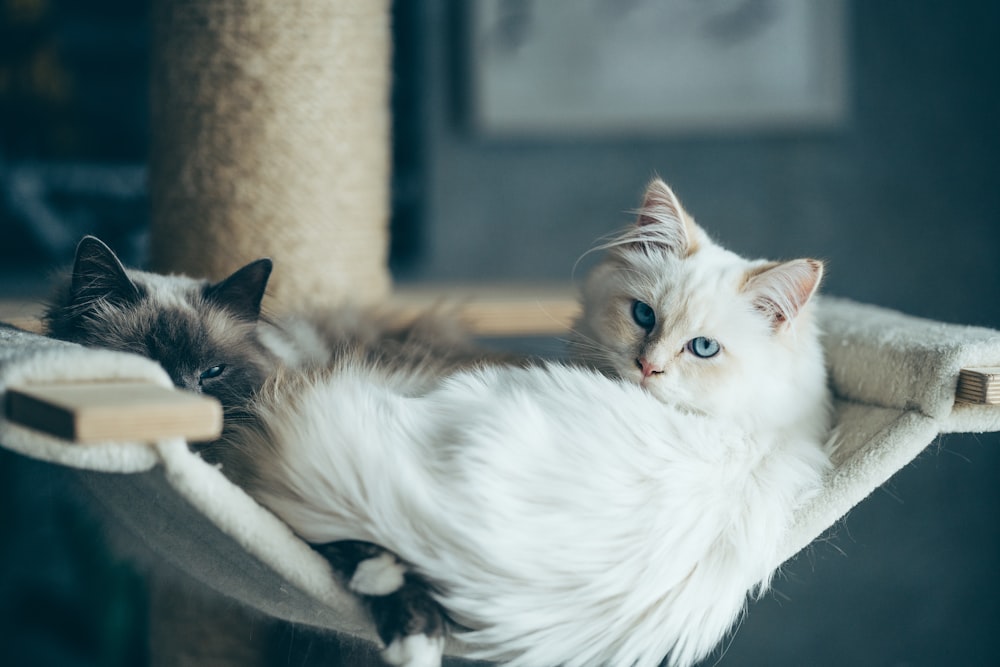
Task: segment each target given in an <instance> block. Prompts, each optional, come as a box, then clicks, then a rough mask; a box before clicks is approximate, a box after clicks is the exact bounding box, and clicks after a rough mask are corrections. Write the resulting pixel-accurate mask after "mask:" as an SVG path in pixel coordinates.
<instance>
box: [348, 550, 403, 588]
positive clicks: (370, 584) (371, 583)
mask: <svg viewBox="0 0 1000 667" xmlns="http://www.w3.org/2000/svg"><path fill="white" fill-rule="evenodd" d="M405 574H406V569H405V568H404V567H403V564H402V563H400V562H399V561H398V560H397V559H396V557H395V556H393V555H392V554H391V553H388V552H383V553H381V554H379V555H378V556H375V557H374V558H368V559H367V560H363V561H361V562H360V563H358V566H357V567H356V568H355V569H354V574H353V575H351V581H350V582H349V583H348V588H350V589H351V590H352V591H354V592H355V593H360V594H361V595H388V594H390V593H395V592H396V591H398V590H399V588H400V586H402V585H403V579H404V575H405Z"/></svg>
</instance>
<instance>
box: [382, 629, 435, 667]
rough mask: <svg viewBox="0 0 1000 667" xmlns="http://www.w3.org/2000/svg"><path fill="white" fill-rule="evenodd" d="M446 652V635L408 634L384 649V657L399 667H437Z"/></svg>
mask: <svg viewBox="0 0 1000 667" xmlns="http://www.w3.org/2000/svg"><path fill="white" fill-rule="evenodd" d="M443 652H444V637H428V636H427V635H407V636H405V637H401V638H399V639H396V640H395V641H393V642H392V643H391V644H389V646H387V647H386V648H385V650H383V651H382V659H383V660H385V661H386V662H387V663H389V664H390V665H396V666H397V667H437V665H440V664H441V654H442V653H443Z"/></svg>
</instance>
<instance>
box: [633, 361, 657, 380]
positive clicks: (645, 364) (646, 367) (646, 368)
mask: <svg viewBox="0 0 1000 667" xmlns="http://www.w3.org/2000/svg"><path fill="white" fill-rule="evenodd" d="M635 365H636V366H638V367H639V370H641V371H642V377H643V378H644V379H645V378H648V377H649V376H650V375H657V374H659V373H662V372H663V369H662V368H660V367H659V366H656V365H654V364H651V363H649V360H648V359H646V357H639V358H638V359H636V360H635Z"/></svg>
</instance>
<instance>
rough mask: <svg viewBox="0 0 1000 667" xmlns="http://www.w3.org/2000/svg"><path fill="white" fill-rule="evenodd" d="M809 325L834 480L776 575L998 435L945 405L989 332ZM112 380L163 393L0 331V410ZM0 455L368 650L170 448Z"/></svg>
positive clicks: (243, 591) (345, 605)
mask: <svg viewBox="0 0 1000 667" xmlns="http://www.w3.org/2000/svg"><path fill="white" fill-rule="evenodd" d="M819 313H820V320H821V326H822V328H823V331H824V345H825V349H826V355H827V363H828V366H829V368H830V382H831V386H832V389H833V392H834V395H835V398H836V414H837V423H836V431H835V432H836V437H837V442H838V447H837V450H836V453H835V455H834V463H835V467H834V470H833V472H832V473H831V474H830V475H829V476H828V478H827V479H826V482H825V485H824V488H823V490H822V492H821V493H820V494H819V496H818V497H816V498H815V499H813V500H812V501H811V502H810V503H809V504H808V505H806V506H804V507H803V508H801V510H800V511H799V513H798V515H797V518H796V523H795V525H794V526H793V528H792V530H791V531H790V532H789V534H788V535H787V536H786V539H785V543H784V544H783V545H782V551H781V554H782V555H781V562H784V561H785V560H787V559H788V558H791V557H792V556H794V555H795V554H796V553H797V552H799V551H800V550H801V549H803V548H804V547H806V546H807V545H808V544H809V543H810V542H812V541H813V540H814V539H816V538H817V537H819V536H820V535H821V534H823V533H824V532H825V531H826V530H827V529H828V528H829V527H830V526H832V525H834V524H835V523H836V522H837V521H839V520H840V519H841V517H843V516H844V515H845V514H846V513H847V512H848V511H849V510H850V509H851V508H852V507H854V506H855V505H856V504H857V503H859V502H861V501H862V500H863V499H864V498H865V497H867V496H868V495H869V494H870V493H871V492H872V491H874V490H875V489H876V488H878V487H879V486H880V485H881V484H883V483H884V482H885V481H886V480H888V479H889V478H890V477H891V476H892V475H893V474H894V473H895V472H896V471H898V470H899V469H901V468H902V467H903V466H905V465H906V464H907V463H908V462H910V461H911V460H913V459H914V458H915V457H916V456H917V455H919V454H920V452H921V451H923V449H924V448H925V447H927V445H929V444H930V443H931V442H932V441H933V440H934V439H935V438H936V437H937V435H938V434H940V433H957V432H975V433H982V432H987V431H1000V406H995V405H993V406H991V405H977V404H971V403H963V402H956V401H955V390H956V385H957V383H958V377H959V372H960V370H962V369H963V368H973V367H989V366H1000V331H994V330H991V329H984V328H976V327H965V326H958V325H952V324H942V323H939V322H933V321H929V320H924V319H918V318H915V317H910V316H907V315H903V314H900V313H897V312H894V311H890V310H886V309H883V308H878V307H873V306H867V305H862V304H857V303H853V302H850V301H845V300H840V299H829V298H827V299H822V300H821V302H820V306H819ZM126 379H127V380H143V381H148V382H151V383H154V384H158V385H161V386H164V387H169V386H170V379H169V378H168V377H167V374H166V373H165V372H164V371H163V370H162V369H161V368H160V366H159V365H158V364H156V363H155V362H152V361H150V360H148V359H145V358H142V357H138V356H135V355H130V354H125V353H118V352H110V351H105V350H92V349H85V348H83V347H80V346H77V345H73V344H69V343H63V342H59V341H54V340H50V339H47V338H45V337H42V336H38V335H36V334H31V333H27V332H23V331H20V330H17V329H11V328H5V327H0V401H5V399H6V396H5V394H6V392H7V389H8V387H14V386H18V385H25V384H31V383H39V382H46V383H51V382H84V381H106V380H126ZM0 446H3V447H6V448H7V449H10V450H12V451H15V452H18V453H20V454H22V455H24V456H28V457H32V458H35V459H40V460H43V461H48V462H50V463H52V464H56V465H62V466H67V467H70V468H74V469H76V470H77V476H78V477H79V481H80V482H81V484H82V486H83V487H84V488H85V489H87V490H88V491H89V492H90V494H91V495H92V496H93V497H94V499H95V502H96V504H97V505H98V506H99V507H100V508H101V510H102V511H104V512H107V513H108V514H109V515H110V518H111V519H112V520H113V521H114V522H115V523H117V524H120V525H121V526H122V527H123V528H125V529H126V530H127V531H129V532H130V533H131V534H133V535H134V537H135V538H136V539H138V540H140V541H141V542H142V543H144V544H146V545H147V546H148V547H150V548H151V550H152V551H153V553H156V554H158V555H159V556H160V557H162V558H164V559H165V560H166V561H167V562H169V563H170V564H172V565H174V566H176V567H177V568H179V569H180V570H181V571H183V572H186V573H187V574H188V575H190V576H191V577H193V578H194V579H195V580H196V581H198V582H201V583H202V584H204V585H207V586H209V587H211V588H213V589H215V590H216V591H218V592H219V593H221V594H223V595H226V596H228V597H229V598H232V599H235V600H237V601H239V602H241V603H243V604H246V605H248V606H250V607H252V608H255V609H257V610H259V611H261V612H264V613H265V614H268V615H270V616H273V617H277V618H281V619H285V620H288V621H292V622H295V623H302V624H306V625H310V626H314V627H319V628H326V629H330V630H335V631H338V632H342V633H346V634H350V635H355V636H358V637H361V638H365V639H370V640H373V641H375V634H374V631H373V628H372V626H371V623H370V622H369V621H368V618H367V615H366V612H365V611H364V610H363V609H362V607H361V606H360V605H359V604H358V603H357V602H356V601H355V599H354V597H353V596H352V595H351V594H350V593H348V592H347V591H346V589H345V588H344V587H343V586H342V583H341V582H340V581H339V580H338V579H337V578H336V577H335V576H334V575H333V573H332V572H331V570H330V568H329V566H328V565H327V563H326V561H325V560H324V559H323V558H322V557H321V556H319V555H318V554H317V553H316V552H314V551H313V550H312V549H310V548H309V547H308V546H307V545H306V544H305V542H303V541H302V540H300V539H299V538H298V537H296V536H295V535H294V534H293V533H292V532H291V530H290V529H289V528H288V527H287V526H286V525H285V524H284V523H283V522H281V521H280V520H279V519H277V518H276V517H275V516H274V515H272V514H271V513H270V512H269V511H267V510H266V509H264V508H263V507H261V506H260V505H258V504H257V503H256V502H255V501H254V500H253V499H252V498H250V496H248V495H247V494H246V493H244V492H243V490H242V489H240V488H238V487H236V486H234V485H233V484H232V483H230V482H229V481H228V480H227V479H226V478H225V477H224V476H223V475H222V473H221V472H220V471H219V470H218V469H217V468H216V467H214V466H212V465H209V464H207V463H205V462H204V461H203V460H202V459H201V458H199V457H198V456H197V455H196V454H193V453H191V452H190V450H189V449H188V447H187V443H186V442H185V441H184V440H183V439H181V438H172V439H171V438H167V439H163V440H160V441H159V442H156V443H155V444H143V443H135V442H104V443H93V444H86V445H81V444H74V443H70V442H67V441H65V440H60V439H57V438H54V437H51V436H48V435H45V434H43V433H40V432H38V431H34V430H32V429H29V428H26V427H23V426H21V425H19V424H16V423H12V422H11V421H9V420H7V419H6V417H0ZM781 562H776V563H774V565H775V567H777V566H779V565H781Z"/></svg>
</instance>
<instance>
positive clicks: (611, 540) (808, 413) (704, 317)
mask: <svg viewBox="0 0 1000 667" xmlns="http://www.w3.org/2000/svg"><path fill="white" fill-rule="evenodd" d="M645 199H646V201H645V203H644V207H643V209H642V211H641V212H640V218H639V221H638V224H637V225H636V226H635V227H634V228H633V229H632V230H630V231H629V232H628V233H626V235H624V236H623V237H622V238H621V239H619V240H618V241H614V242H612V243H609V244H607V245H606V246H605V249H607V250H608V251H609V252H608V256H607V258H606V259H605V261H603V262H602V263H601V264H600V265H599V266H598V267H597V268H596V270H595V271H594V272H593V274H592V276H591V277H590V279H589V280H588V282H587V285H586V287H585V289H584V304H583V305H584V312H583V316H582V317H581V320H580V322H579V323H578V327H577V340H576V344H575V347H574V349H575V351H576V353H577V355H578V356H581V357H583V358H586V359H589V360H590V361H591V362H593V365H594V366H596V367H597V368H598V369H600V370H602V371H604V372H605V373H607V374H608V375H610V376H612V377H616V378H619V379H617V380H616V379H609V378H608V377H607V376H605V375H601V374H599V373H597V372H595V371H589V370H583V369H574V368H567V367H562V366H557V365H555V366H547V367H535V368H530V369H518V368H490V369H481V370H478V371H466V372H460V373H456V374H453V375H451V376H450V377H448V378H447V379H446V380H445V381H443V382H441V383H440V384H439V385H437V386H436V387H433V386H432V387H431V388H430V389H429V390H428V391H427V392H425V393H414V392H412V391H411V392H407V391H405V389H404V388H405V386H406V384H405V383H403V384H402V385H401V384H400V383H399V382H394V379H393V378H392V377H391V375H390V374H389V371H388V369H377V368H371V367H367V366H365V365H363V364H359V363H345V364H344V365H343V366H342V367H340V368H339V369H334V370H333V371H331V372H330V374H329V375H327V376H325V377H322V378H320V379H318V380H313V381H309V382H304V383H299V384H296V383H294V382H293V383H291V384H290V385H286V386H281V385H279V386H277V388H275V389H274V390H273V391H272V392H271V393H268V394H265V395H264V396H263V398H262V399H261V402H260V404H259V405H258V410H259V413H260V416H261V418H262V420H263V423H264V424H265V425H266V429H265V432H257V431H253V430H252V429H251V431H250V432H247V433H245V434H242V435H240V434H238V435H237V437H240V438H242V439H243V440H244V444H245V445H247V447H246V451H248V452H250V453H253V452H258V451H262V452H267V451H268V450H272V453H274V454H275V456H274V457H267V456H264V457H261V458H262V459H263V461H267V463H266V464H265V463H264V462H263V461H262V462H261V464H260V471H259V473H260V475H261V478H260V480H259V486H258V487H257V488H256V489H254V490H252V492H253V493H255V495H256V496H257V497H258V498H259V499H260V500H261V501H262V502H263V503H264V504H265V505H267V506H268V507H270V508H271V509H272V510H273V511H274V512H275V513H276V514H278V516H280V517H282V518H283V519H284V520H285V521H287V522H288V523H289V524H290V525H291V526H292V528H293V529H294V530H295V531H296V532H298V533H299V534H300V535H302V536H303V537H304V538H305V539H306V540H307V541H309V542H313V543H326V542H332V541H336V540H343V539H360V540H365V541H369V542H374V543H376V544H379V545H381V546H383V547H385V548H387V549H389V550H391V551H392V552H394V553H395V554H397V555H398V556H399V557H400V558H401V559H402V560H403V561H405V562H407V563H409V564H412V566H413V567H414V568H415V570H416V571H417V572H418V573H420V574H421V575H423V576H424V577H426V578H427V579H428V580H430V582H431V583H433V584H434V590H436V591H438V593H437V594H436V597H437V599H438V600H439V602H440V603H441V604H442V605H443V606H444V607H445V608H446V610H447V611H448V613H449V614H450V615H451V616H452V617H453V618H454V619H456V620H457V621H458V622H459V623H461V624H462V625H464V626H466V627H468V628H471V630H470V631H469V632H466V633H464V634H462V635H460V639H462V640H464V641H467V642H469V643H470V644H473V645H475V646H477V651H476V655H478V656H480V657H485V658H501V659H505V660H509V662H510V664H512V665H524V666H529V665H565V666H567V667H574V666H583V665H616V666H617V665H622V666H633V667H644V666H650V667H652V666H654V665H658V664H660V662H661V660H662V659H663V658H664V656H668V655H669V660H670V664H672V665H689V664H692V663H693V662H695V661H697V660H698V659H700V658H702V657H704V656H705V655H707V654H708V653H709V652H710V651H711V650H712V649H713V647H714V646H716V644H717V643H718V642H719V641H720V640H721V639H722V638H723V636H724V635H725V634H726V632H727V631H728V630H729V629H730V628H731V627H732V625H733V623H734V621H735V620H736V619H737V618H738V617H739V614H740V612H741V610H742V609H743V606H744V604H745V602H746V597H747V594H748V593H754V592H758V593H759V592H760V591H762V590H763V589H764V588H766V587H767V586H768V584H769V582H770V578H771V576H772V573H773V569H774V567H775V565H776V563H777V562H780V561H779V558H778V554H779V549H780V548H781V545H782V543H783V540H784V539H785V536H786V534H787V532H788V528H789V525H790V521H791V518H792V515H793V513H794V511H795V509H796V508H797V507H798V506H800V504H801V503H802V502H803V501H804V500H805V499H807V498H809V497H811V496H813V495H814V494H815V493H816V492H817V490H818V489H819V488H820V486H821V483H822V477H823V474H824V473H825V471H826V470H827V469H828V467H829V457H828V455H827V452H826V449H825V447H824V441H825V439H826V436H827V431H828V428H829V420H830V407H829V404H830V401H829V396H828V394H827V389H826V382H825V369H824V364H823V354H822V349H821V346H820V342H819V338H818V333H817V331H816V329H815V327H814V325H813V322H812V314H811V312H810V308H809V304H808V301H809V299H810V297H811V296H812V294H813V292H814V291H815V289H816V285H817V284H818V282H819V279H820V277H821V275H822V265H821V263H819V262H816V261H813V260H799V261H796V262H792V263H786V264H772V263H768V262H763V261H748V260H745V259H743V258H740V257H738V256H737V255H735V254H733V253H731V252H729V251H727V250H725V249H723V248H721V247H719V246H717V245H715V244H714V243H712V242H711V240H710V239H709V238H708V236H707V235H706V234H704V232H703V231H701V229H700V228H699V227H698V226H697V225H695V224H694V222H693V220H691V219H690V218H689V217H688V216H687V214H686V213H685V212H684V211H683V209H682V208H681V206H680V202H679V201H677V199H676V197H674V196H673V194H672V193H671V192H670V190H669V188H667V187H666V185H665V184H663V183H662V182H660V181H658V180H657V181H654V182H653V183H652V184H651V185H650V189H649V190H648V191H647V196H646V198H645ZM637 300H638V301H642V302H644V303H646V304H648V305H649V306H651V307H652V308H653V310H654V312H655V313H656V326H655V327H652V328H650V329H649V330H647V329H646V328H644V327H643V326H640V325H639V324H637V323H636V322H635V321H634V319H633V318H632V307H633V304H634V303H635V301H637ZM698 337H707V338H711V339H713V340H716V341H717V342H718V343H719V344H720V346H721V351H720V352H719V353H718V354H717V355H715V356H713V357H711V358H707V359H703V358H699V357H698V356H697V355H695V354H694V353H693V352H691V351H690V346H689V345H688V343H689V341H691V340H692V339H695V338H698ZM643 366H644V367H645V368H646V369H650V368H655V369H656V370H655V372H653V373H647V372H645V371H644V370H641V369H640V367H643ZM271 458H274V459H276V460H273V461H272V460H271Z"/></svg>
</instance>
